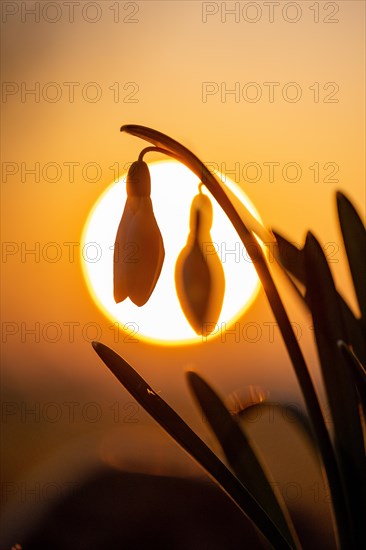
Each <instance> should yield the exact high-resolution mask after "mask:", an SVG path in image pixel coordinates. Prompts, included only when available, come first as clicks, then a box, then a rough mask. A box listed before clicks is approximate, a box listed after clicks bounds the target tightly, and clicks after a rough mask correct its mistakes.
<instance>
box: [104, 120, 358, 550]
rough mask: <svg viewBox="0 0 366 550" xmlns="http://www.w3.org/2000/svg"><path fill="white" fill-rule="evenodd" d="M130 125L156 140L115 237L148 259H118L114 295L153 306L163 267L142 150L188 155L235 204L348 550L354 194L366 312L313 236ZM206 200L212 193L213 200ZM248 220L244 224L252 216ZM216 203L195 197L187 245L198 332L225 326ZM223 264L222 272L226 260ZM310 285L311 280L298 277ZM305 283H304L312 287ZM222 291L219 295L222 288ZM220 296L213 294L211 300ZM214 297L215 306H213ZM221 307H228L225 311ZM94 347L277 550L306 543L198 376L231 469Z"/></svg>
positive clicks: (183, 274) (349, 231) (187, 303)
mask: <svg viewBox="0 0 366 550" xmlns="http://www.w3.org/2000/svg"><path fill="white" fill-rule="evenodd" d="M121 130H122V131H125V132H128V133H129V134H132V135H135V136H137V137H140V138H142V139H145V140H147V141H149V142H150V143H151V144H153V147H148V148H146V149H144V150H143V151H142V153H141V154H140V158H139V160H138V161H137V163H134V164H133V165H132V167H134V165H135V166H137V169H135V168H134V169H133V170H132V167H131V169H130V172H129V175H128V179H127V193H128V199H127V202H126V206H125V211H124V213H123V216H122V220H121V224H120V226H119V229H118V233H117V237H116V249H115V250H116V251H115V254H118V247H119V246H123V243H125V242H128V241H134V242H137V243H138V244H139V246H140V247H141V248H140V250H141V251H143V254H145V252H146V256H144V257H143V256H141V262H139V265H134V266H132V267H131V266H123V264H122V263H119V260H118V257H117V258H116V257H115V270H114V277H115V279H114V294H115V299H116V301H121V300H123V299H125V298H126V297H127V296H129V297H130V298H131V299H132V300H133V301H134V302H135V303H136V304H137V305H143V304H144V303H145V302H146V301H147V300H148V298H149V296H150V295H151V293H152V292H153V289H154V286H155V284H156V282H157V279H158V276H159V274H160V270H161V266H162V262H163V257H164V247H163V243H162V237H161V235H160V231H159V229H158V227H157V224H156V221H155V218H154V215H153V211H152V206H151V200H150V197H149V194H150V188H149V185H150V183H149V178H148V168H147V165H146V164H145V163H144V162H143V160H142V157H143V155H144V154H145V153H147V152H149V151H156V152H164V153H165V154H167V155H168V156H170V157H172V158H175V159H176V160H178V161H179V162H182V163H184V164H185V165H186V166H187V167H188V168H190V169H191V170H192V172H194V173H195V174H196V175H197V176H198V178H199V179H200V181H201V182H202V184H203V185H205V187H206V188H207V189H208V190H209V192H210V193H211V194H212V195H213V197H214V198H215V199H216V200H217V201H218V203H219V204H220V206H221V207H222V208H223V210H224V211H225V212H226V214H227V216H228V217H229V219H230V221H231V222H232V224H233V226H234V227H235V229H236V231H237V233H238V235H239V237H240V239H241V240H242V242H243V244H244V246H245V247H246V249H247V252H248V254H249V255H250V257H251V259H252V261H253V264H254V266H255V268H256V270H257V273H258V275H259V277H260V279H261V282H262V285H263V288H264V291H265V293H266V295H267V298H268V301H269V304H270V306H271V308H272V311H273V313H274V316H275V318H276V321H277V323H278V326H279V328H280V331H281V334H282V337H283V340H284V343H285V346H286V349H287V351H288V354H289V356H290V358H291V361H292V365H293V368H294V371H295V374H296V376H297V380H298V382H299V386H300V388H301V391H302V394H303V397H304V401H305V404H306V408H307V413H308V416H309V420H310V424H311V430H312V434H313V438H314V444H315V446H316V448H317V449H318V451H319V454H320V456H321V459H322V464H323V467H324V468H323V469H324V473H325V476H326V479H327V482H328V485H329V489H330V493H331V497H332V499H331V500H332V509H333V516H334V525H335V531H336V538H337V541H338V545H339V547H341V548H347V549H348V548H361V547H363V544H364V541H365V528H364V523H365V520H364V518H365V510H366V507H365V488H366V479H365V472H366V468H365V465H366V464H365V451H364V414H365V396H366V393H365V383H366V382H365V381H366V375H365V369H364V367H363V365H365V364H366V341H365V334H366V273H365V272H366V266H365V262H366V260H365V259H366V232H365V228H364V226H363V224H362V222H361V220H360V218H359V216H358V214H357V212H356V211H355V209H354V207H353V206H352V204H351V203H350V201H349V200H348V199H347V198H346V197H345V196H344V195H343V194H341V193H338V194H337V204H338V216H339V221H340V226H341V230H342V235H343V240H344V244H345V248H346V252H347V257H348V262H349V266H350V271H351V274H352V279H353V283H354V288H355V292H356V296H357V300H358V304H359V309H360V312H361V316H360V318H358V317H356V316H355V315H354V313H353V312H352V311H351V309H350V308H349V306H348V305H347V304H346V302H345V301H344V299H343V298H342V297H341V295H340V294H339V293H338V292H337V290H336V288H335V285H334V281H333V278H332V275H331V272H330V269H329V266H328V263H327V260H326V257H325V256H324V253H323V250H322V248H321V246H320V244H319V243H318V241H317V240H316V238H315V237H314V236H313V235H312V234H311V233H308V235H307V238H306V242H305V244H304V247H303V248H302V249H299V248H297V247H295V246H294V245H292V244H291V243H290V242H289V241H288V240H286V239H285V238H284V237H282V236H280V235H279V234H276V233H272V232H270V231H268V230H266V229H265V228H264V227H262V225H261V224H260V223H259V222H258V221H257V220H255V218H253V217H252V216H250V215H249V213H247V212H246V215H245V217H244V216H242V215H241V212H240V210H239V208H240V206H239V205H238V204H237V203H235V200H234V199H233V197H232V196H230V195H229V194H228V192H227V190H225V188H224V186H223V185H222V183H221V182H220V181H219V180H217V179H216V178H215V176H214V175H213V174H212V173H210V172H209V171H208V169H207V168H206V167H205V165H204V164H203V163H202V162H201V161H200V160H199V159H198V158H197V157H196V156H195V155H194V154H193V153H192V152H191V151H189V150H188V149H186V148H185V147H184V146H183V145H181V144H180V143H178V142H177V141H175V140H173V139H172V138H170V137H168V136H166V135H164V134H162V133H160V132H157V131H155V130H153V129H150V128H146V127H143V126H135V125H128V126H123V127H122V128H121ZM206 199H207V201H208V202H207V201H206ZM244 219H245V221H244ZM209 227H210V213H209V199H208V198H207V197H205V199H202V197H201V195H200V194H199V195H197V197H195V199H194V201H193V205H192V212H191V224H190V234H189V237H188V241H187V245H186V247H185V248H184V250H183V251H182V252H181V254H180V256H179V258H178V260H177V264H176V285H177V293H178V296H179V299H180V302H181V305H182V309H183V311H184V313H185V315H186V317H187V319H188V320H189V322H190V323H191V325H192V327H193V328H194V329H195V330H196V332H197V333H198V334H200V333H202V330H203V329H202V327H203V326H204V324H205V323H207V322H215V321H214V320H215V319H216V318H217V316H218V314H219V312H220V308H221V305H220V300H221V303H222V296H223V293H224V285H225V283H224V279H223V274H222V273H221V272H220V267H221V266H220V265H219V260H218V258H216V259H214V261H213V263H212V265H208V263H207V261H206V259H205V258H204V257H203V256H202V252H201V248H200V232H201V231H206V232H207V231H209ZM254 234H256V235H257V236H258V237H259V238H260V239H261V240H262V242H263V243H267V244H268V243H271V244H272V245H275V246H274V250H275V258H276V260H277V261H278V262H279V264H280V265H281V266H282V268H283V270H284V272H285V273H286V274H287V276H288V278H289V279H291V282H292V284H293V285H294V286H295V288H296V289H297V290H298V293H299V296H300V297H301V299H303V300H304V301H305V302H306V304H307V305H308V307H309V308H310V311H311V314H312V319H313V325H314V332H315V339H316V344H317V349H318V355H319V360H320V365H321V370H322V375H323V382H324V387H325V390H326V394H327V399H328V402H329V406H330V411H331V415H332V421H333V427H334V434H333V435H331V434H330V433H329V431H328V429H327V427H326V424H325V420H324V416H323V412H322V409H321V407H320V404H319V399H318V396H317V393H316V391H315V388H314V385H313V382H312V379H311V376H310V372H309V368H308V366H307V364H306V362H305V360H304V357H303V354H302V351H301V349H300V346H299V343H298V341H297V339H296V336H295V334H294V332H293V328H292V326H291V323H290V321H289V319H288V316H287V313H286V310H285V307H284V305H283V303H282V301H281V298H280V295H279V292H278V290H277V287H276V285H275V283H274V281H273V278H272V276H271V273H270V270H269V268H268V265H267V260H266V257H265V254H264V253H263V250H262V248H261V246H260V245H259V243H258V241H257V239H256V237H255V236H254ZM221 269H222V268H221ZM299 283H301V285H302V286H301V285H299ZM302 288H305V293H303V290H302ZM215 293H216V294H215ZM213 295H214V296H216V298H214V299H212V296H213ZM210 300H213V301H212V304H213V305H212V304H211V303H210ZM217 312H218V313H217ZM93 346H94V348H95V350H96V352H97V353H98V354H99V356H100V357H101V358H102V360H103V361H104V362H105V363H106V365H107V366H108V367H109V369H110V370H111V371H112V372H113V373H114V375H115V376H116V377H117V378H118V380H119V381H120V382H121V383H122V384H123V385H124V386H125V387H126V388H127V390H128V391H129V392H130V393H131V394H132V395H133V397H134V398H135V399H136V400H137V401H138V402H139V403H140V404H141V405H142V406H143V407H144V408H145V409H146V411H147V412H149V413H150V414H151V415H152V416H153V417H154V418H155V420H157V422H158V423H159V424H160V425H161V426H162V427H163V428H164V429H165V430H166V431H167V432H168V433H169V434H170V435H171V436H172V437H173V438H174V439H175V440H176V441H177V442H178V443H179V444H180V445H181V446H182V447H183V448H184V449H185V450H186V451H187V452H188V453H189V454H190V455H191V456H192V457H193V458H195V459H196V460H197V461H198V462H199V464H200V465H201V466H202V467H203V468H204V469H205V470H206V471H207V472H208V473H209V474H210V475H211V477H212V478H213V479H214V480H215V481H216V482H217V483H218V485H219V486H220V487H221V488H222V489H223V490H224V491H225V492H226V493H227V494H228V495H229V496H230V497H231V499H232V500H233V501H234V502H235V503H236V505H237V506H238V507H239V508H240V509H241V510H242V511H243V513H244V514H245V515H246V516H247V517H248V518H249V519H250V520H251V521H252V522H253V524H254V525H255V526H256V528H257V529H258V531H259V532H260V533H261V535H262V536H263V537H264V539H266V540H267V542H269V543H270V545H271V546H272V547H274V548H300V547H301V542H300V541H299V539H298V536H297V534H296V531H295V528H294V525H293V523H292V521H291V518H290V516H289V514H288V511H287V510H286V507H285V506H284V503H283V501H282V498H281V495H279V494H278V493H277V492H276V491H274V490H273V488H272V487H271V484H270V481H269V479H268V478H267V476H266V474H265V472H264V470H263V467H262V464H261V460H260V457H259V456H258V453H257V451H255V450H254V447H253V445H252V443H251V440H250V437H249V435H248V434H246V433H245V430H244V429H243V427H242V426H241V425H240V424H239V423H238V421H237V419H236V418H235V417H234V416H233V415H231V414H230V413H229V411H228V410H227V409H226V408H225V406H224V404H223V402H222V400H221V399H220V397H218V395H217V394H216V393H215V392H214V391H213V390H212V388H211V387H210V386H209V385H208V384H207V383H206V382H205V381H204V380H203V379H202V378H201V377H200V376H199V375H198V374H197V373H194V372H189V373H188V374H187V378H188V383H189V386H190V389H191V390H192V393H193V394H194V396H195V397H196V399H197V401H198V403H199V404H200V406H201V408H202V410H203V411H204V413H205V415H206V417H207V419H208V421H209V423H210V425H211V428H212V429H213V431H214V432H215V434H216V437H217V439H218V441H219V443H220V445H221V447H222V450H223V452H224V454H225V456H226V459H227V462H228V465H229V468H228V467H227V466H226V465H224V464H223V462H221V461H220V460H219V459H218V457H217V456H216V455H215V454H214V453H213V452H212V451H211V450H210V449H209V448H208V447H207V446H206V445H205V444H204V443H203V441H202V440H201V439H200V438H199V437H198V436H197V435H196V434H195V433H194V432H193V431H192V430H191V429H190V428H189V427H188V425H187V424H186V423H185V422H184V421H183V420H182V419H181V418H180V417H179V416H178V415H177V413H175V411H174V410H173V409H172V408H171V407H170V406H169V405H168V404H167V403H166V402H165V401H164V400H163V399H162V398H161V397H160V396H159V395H157V394H156V393H155V391H154V390H153V389H152V388H151V387H150V386H149V385H148V384H147V383H146V382H145V381H144V380H143V379H142V378H141V377H140V376H139V374H138V373H137V372H136V371H135V370H134V369H133V368H132V367H131V366H130V365H129V364H128V363H127V362H126V361H125V360H124V359H122V358H121V357H120V356H119V355H117V354H116V353H115V352H114V351H112V350H111V349H110V348H108V347H107V346H105V345H104V344H102V343H99V342H94V343H93Z"/></svg>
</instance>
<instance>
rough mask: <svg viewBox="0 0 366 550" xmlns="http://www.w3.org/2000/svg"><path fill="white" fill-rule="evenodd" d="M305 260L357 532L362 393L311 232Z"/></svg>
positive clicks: (362, 478)
mask: <svg viewBox="0 0 366 550" xmlns="http://www.w3.org/2000/svg"><path fill="white" fill-rule="evenodd" d="M304 260H305V262H304V264H305V273H306V288H307V294H308V301H309V306H310V309H311V313H312V317H313V324H314V331H315V337H316V342H317V347H318V353H319V358H320V363H321V369H322V374H323V379H324V385H325V389H326V392H327V397H328V402H329V406H330V410H331V414H332V419H333V422H334V437H335V446H336V451H337V455H338V457H339V463H340V466H341V472H342V475H343V479H344V487H345V488H347V495H348V507H349V512H350V515H349V517H348V521H349V522H350V521H351V518H352V519H353V521H354V522H355V525H356V529H355V534H356V537H357V535H359V533H360V532H361V531H359V529H361V527H362V526H363V523H364V518H362V515H363V512H362V510H365V507H364V506H365V503H364V502H363V496H362V489H361V488H362V487H365V482H366V480H365V469H364V467H365V456H364V448H363V433H362V426H361V420H360V415H359V409H358V398H357V393H356V387H355V384H354V380H353V377H352V374H351V371H350V369H349V366H348V364H346V362H345V360H344V358H343V357H342V354H341V352H340V350H339V349H338V347H337V342H338V340H345V338H346V335H345V329H344V326H343V323H342V316H341V314H340V308H339V299H338V295H337V293H336V290H335V286H334V282H333V278H332V275H331V272H330V269H329V266H328V263H327V260H326V258H325V256H324V253H323V251H322V248H321V246H320V244H319V243H318V242H317V240H316V239H315V237H314V236H313V235H312V234H311V233H308V235H307V238H306V244H305V247H304ZM359 542H360V541H359Z"/></svg>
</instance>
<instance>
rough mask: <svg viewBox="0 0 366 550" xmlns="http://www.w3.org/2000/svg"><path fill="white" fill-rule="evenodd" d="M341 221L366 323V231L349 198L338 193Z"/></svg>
mask: <svg viewBox="0 0 366 550" xmlns="http://www.w3.org/2000/svg"><path fill="white" fill-rule="evenodd" d="M337 206H338V215H339V223H340V225H341V230H342V235H343V241H344V246H345V248H346V252H347V258H348V263H349V267H350V270H351V275H352V279H353V284H354V287H355V291H356V296H357V300H358V304H359V306H360V311H361V316H362V318H363V321H364V322H365V323H366V231H365V228H364V225H363V223H362V221H361V219H360V217H359V215H358V214H357V212H356V210H355V208H354V206H353V205H352V203H351V202H350V201H349V199H348V198H347V197H346V196H345V195H343V194H342V193H340V192H338V193H337Z"/></svg>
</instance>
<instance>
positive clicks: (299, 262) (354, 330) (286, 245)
mask: <svg viewBox="0 0 366 550" xmlns="http://www.w3.org/2000/svg"><path fill="white" fill-rule="evenodd" d="M273 233H274V235H275V237H276V239H277V243H278V248H277V250H276V247H275V254H276V253H277V259H278V260H279V261H280V263H281V264H282V266H283V267H284V268H285V269H286V270H288V271H289V272H290V273H291V274H292V275H294V276H295V277H296V279H298V280H299V281H300V282H301V283H302V284H303V285H305V284H306V281H305V278H306V276H305V268H304V250H303V249H300V248H298V247H297V246H295V245H294V244H293V243H290V242H289V241H288V240H287V239H285V237H283V236H282V235H280V234H279V233H277V232H275V231H274V232H273ZM365 286H366V285H365ZM337 296H338V300H339V307H340V311H341V314H342V318H343V322H344V328H345V332H346V339H345V341H346V342H348V343H349V344H350V345H352V346H353V348H354V350H355V352H356V355H357V356H358V357H360V359H361V361H362V362H364V363H366V340H365V336H364V333H365V330H364V327H363V325H362V323H361V321H360V320H359V319H357V318H356V317H355V315H354V314H353V313H352V311H351V309H350V308H349V306H348V304H347V302H345V300H344V299H343V297H342V296H341V295H340V294H339V293H338V292H337ZM305 301H306V303H308V299H307V294H305Z"/></svg>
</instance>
